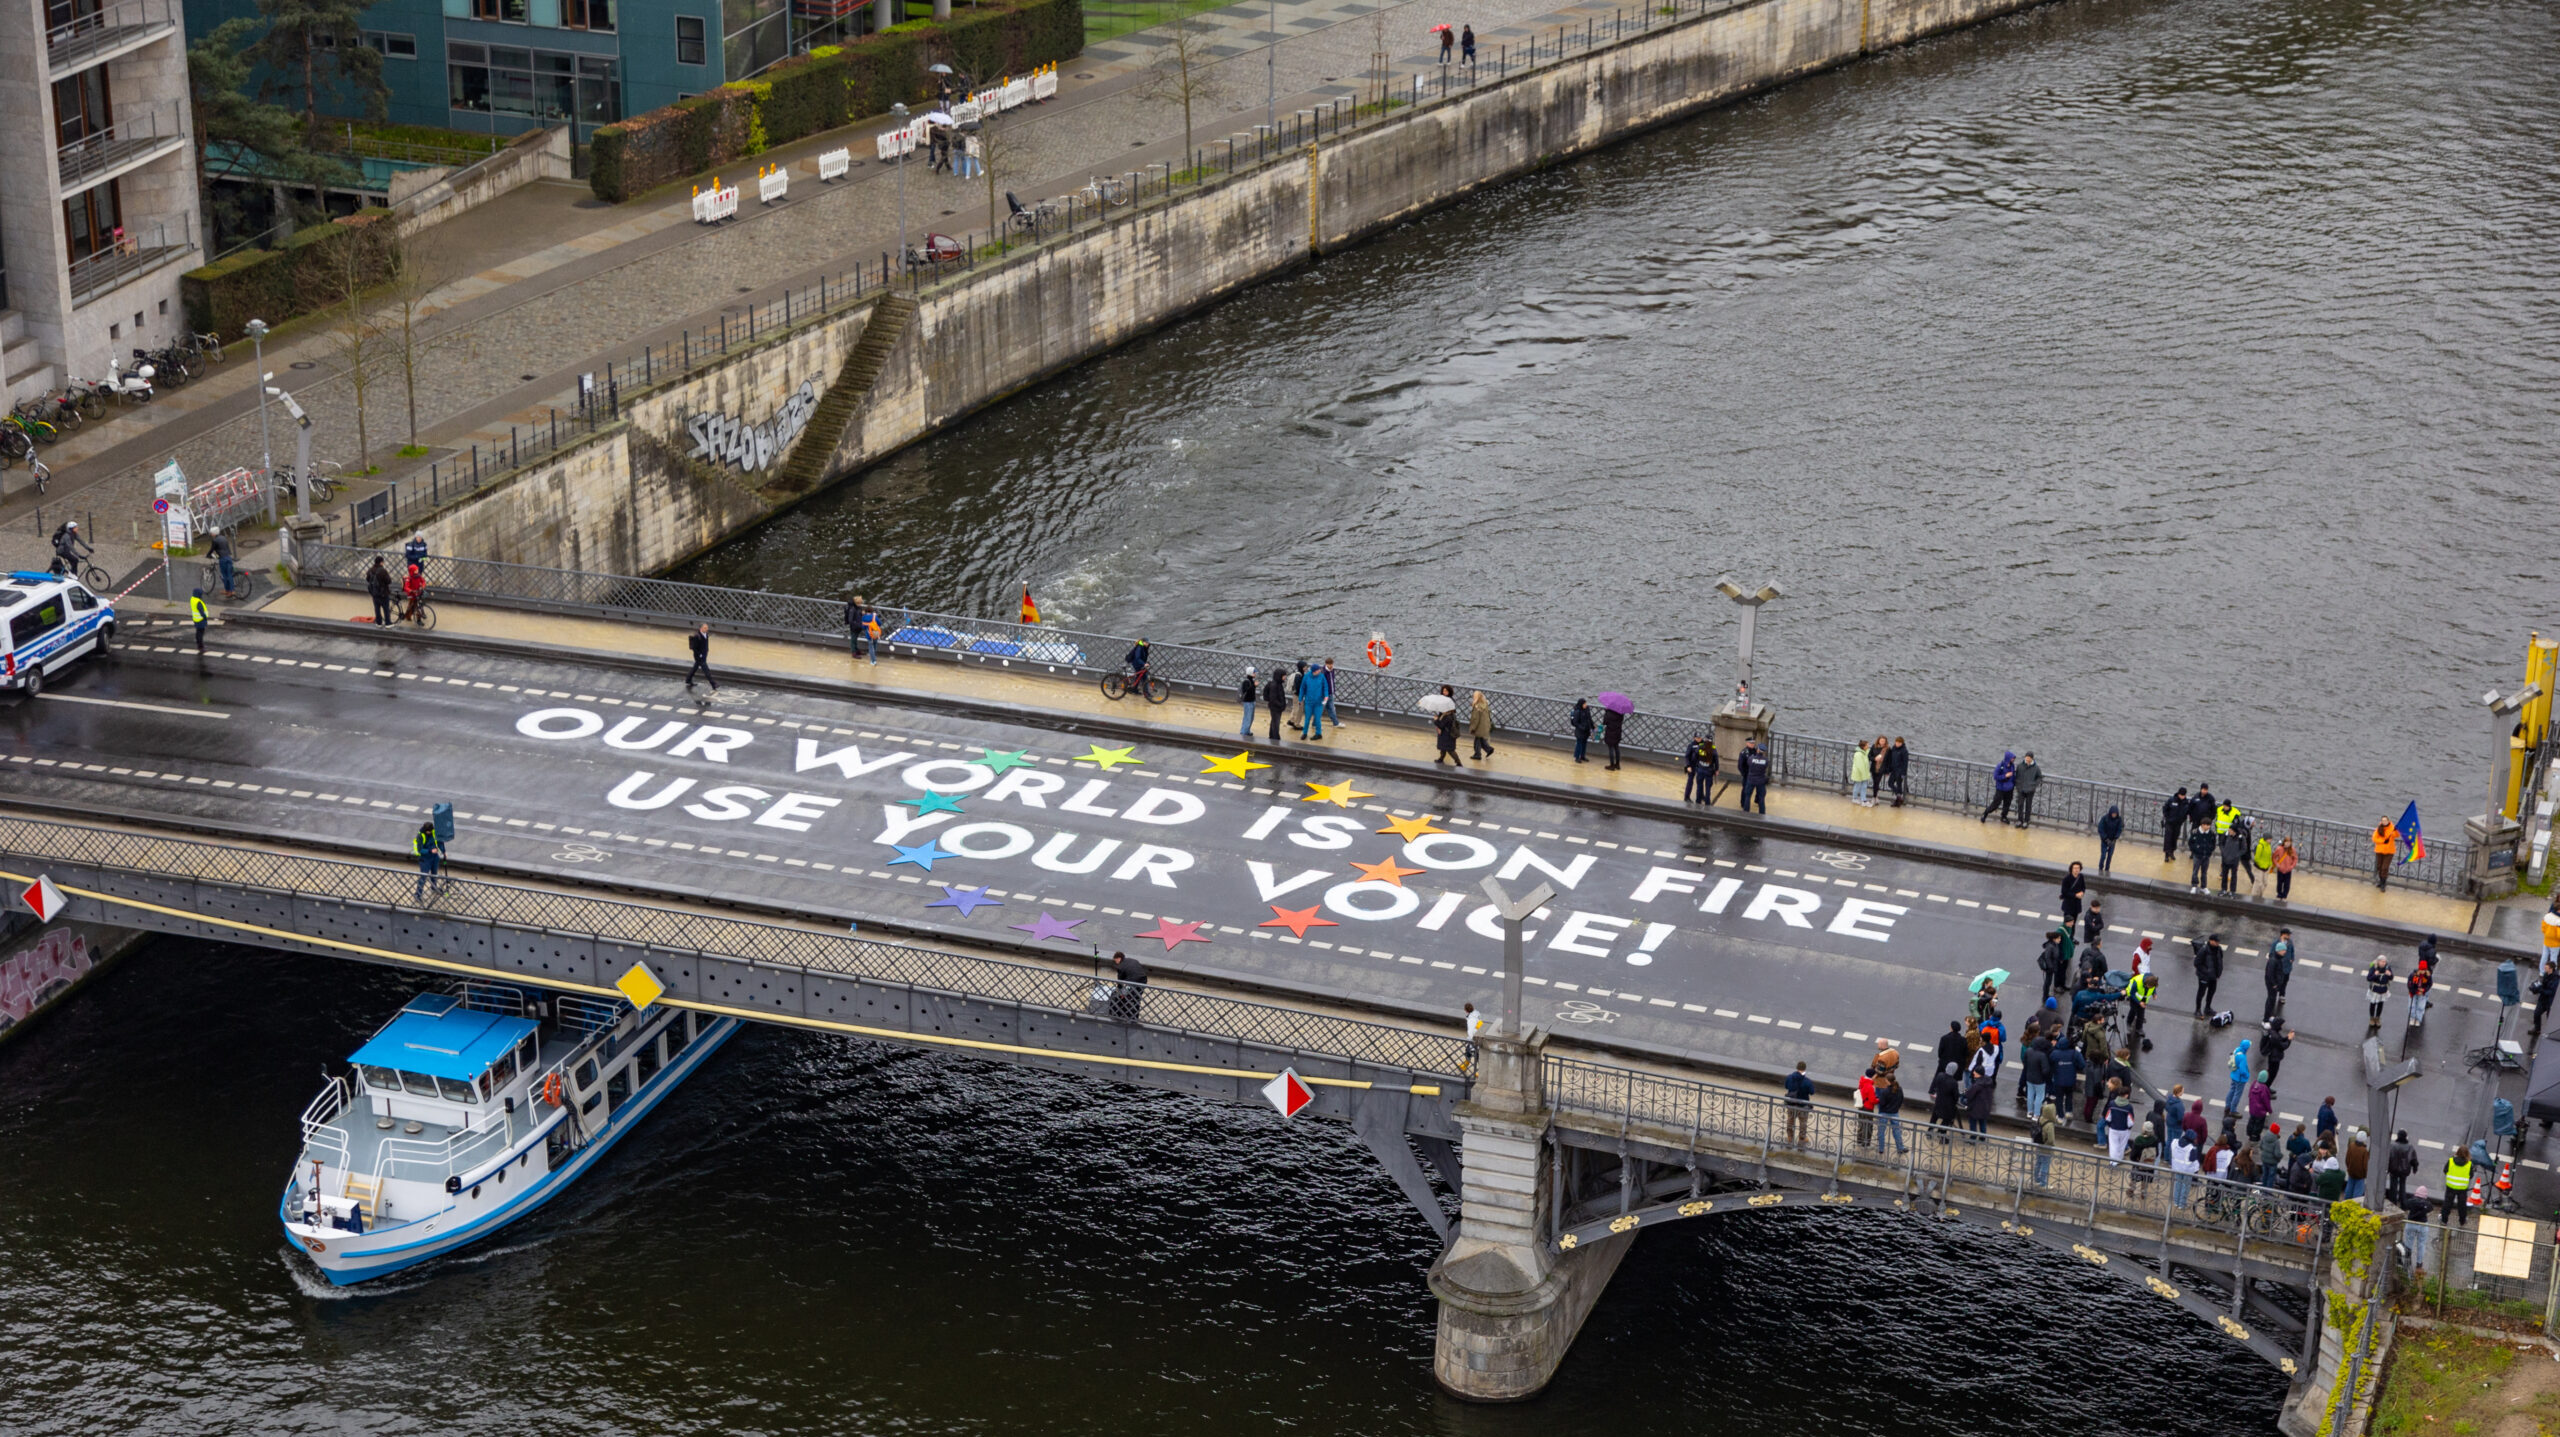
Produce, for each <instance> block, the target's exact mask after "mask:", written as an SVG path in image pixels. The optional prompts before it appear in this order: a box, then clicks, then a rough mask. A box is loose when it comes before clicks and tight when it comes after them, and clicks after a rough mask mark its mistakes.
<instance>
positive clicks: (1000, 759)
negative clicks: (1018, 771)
mask: <svg viewBox="0 0 2560 1437" xmlns="http://www.w3.org/2000/svg"><path fill="white" fill-rule="evenodd" d="M978 752H980V753H982V754H985V755H986V757H985V758H983V759H980V760H979V762H980V763H983V764H985V765H986V766H987V767H989V768H991V769H994V770H995V771H996V772H997V773H1003V772H1004V771H1005V770H1006V769H1009V768H1021V767H1023V766H1024V765H1025V764H1034V763H1038V762H1039V761H1040V760H1038V759H1036V758H1033V757H1032V756H1031V750H1029V749H1027V748H1018V749H1015V750H1013V751H1012V752H1011V753H999V752H998V751H996V750H994V749H991V748H982V749H980V750H978Z"/></svg>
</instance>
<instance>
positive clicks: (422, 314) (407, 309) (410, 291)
mask: <svg viewBox="0 0 2560 1437" xmlns="http://www.w3.org/2000/svg"><path fill="white" fill-rule="evenodd" d="M388 267H389V270H390V275H391V283H390V286H389V291H388V293H389V295H390V299H391V307H390V312H389V313H388V315H386V316H385V321H384V324H383V333H384V337H385V338H386V339H387V340H388V341H389V342H390V343H391V344H392V345H394V346H396V350H397V352H396V354H395V356H394V357H395V358H396V359H397V360H398V362H399V365H400V389H401V394H402V397H403V398H404V399H405V400H406V401H407V402H408V408H409V445H408V447H410V448H412V449H415V448H417V447H418V360H419V358H420V357H421V356H422V355H423V354H424V353H425V351H426V347H427V343H428V341H427V339H426V336H425V335H423V334H422V333H420V329H421V326H422V325H423V324H424V322H425V320H426V317H427V315H428V313H429V311H428V308H427V296H429V295H430V294H433V293H434V292H435V291H436V290H437V288H438V287H440V286H441V285H442V284H443V283H444V280H445V270H446V268H447V266H446V265H445V264H444V263H443V256H442V254H441V252H440V251H438V250H437V249H436V248H435V247H434V246H433V245H430V244H425V243H419V242H415V241H404V242H402V243H399V244H396V245H394V246H393V248H392V251H391V254H390V256H389V259H388Z"/></svg>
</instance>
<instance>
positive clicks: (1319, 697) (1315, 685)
mask: <svg viewBox="0 0 2560 1437" xmlns="http://www.w3.org/2000/svg"><path fill="white" fill-rule="evenodd" d="M1332 696H1333V671H1332V670H1331V669H1327V668H1323V667H1317V668H1311V669H1309V670H1307V671H1306V672H1305V673H1303V674H1300V675H1298V700H1299V702H1300V703H1301V704H1302V705H1303V706H1304V707H1305V709H1306V715H1307V737H1308V738H1310V739H1319V738H1322V737H1324V711H1325V708H1326V700H1328V699H1330V698H1331V697H1332Z"/></svg>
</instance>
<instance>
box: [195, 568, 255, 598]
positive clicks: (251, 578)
mask: <svg viewBox="0 0 2560 1437" xmlns="http://www.w3.org/2000/svg"><path fill="white" fill-rule="evenodd" d="M231 583H232V587H230V588H228V589H226V588H224V587H222V566H221V565H219V564H208V565H206V566H205V576H204V591H205V592H206V593H208V594H210V595H212V596H213V597H215V598H217V599H220V600H222V601H223V602H224V603H226V604H245V603H247V602H249V601H250V600H251V599H254V598H256V597H257V596H258V576H257V575H256V574H254V573H252V572H250V571H249V570H247V569H245V568H241V567H239V566H237V565H234V566H233V567H232V570H231Z"/></svg>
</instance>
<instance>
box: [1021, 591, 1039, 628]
mask: <svg viewBox="0 0 2560 1437" xmlns="http://www.w3.org/2000/svg"><path fill="white" fill-rule="evenodd" d="M1022 621H1023V622H1024V623H1026V624H1036V623H1038V622H1040V605H1039V604H1038V603H1036V602H1034V601H1033V599H1032V597H1031V586H1030V585H1029V584H1025V585H1023V586H1022Z"/></svg>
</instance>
